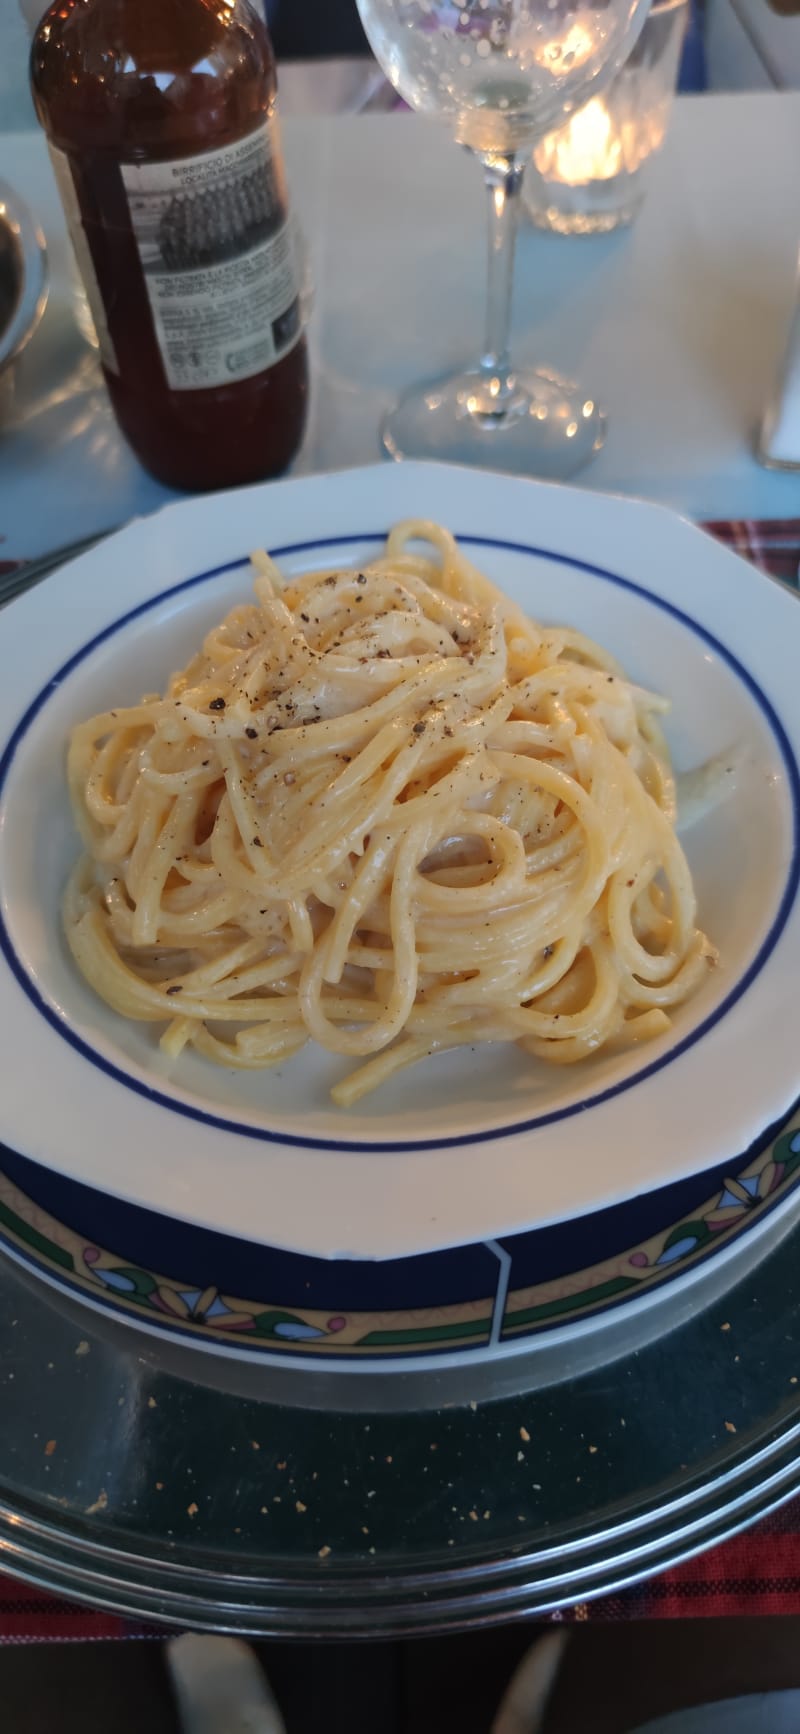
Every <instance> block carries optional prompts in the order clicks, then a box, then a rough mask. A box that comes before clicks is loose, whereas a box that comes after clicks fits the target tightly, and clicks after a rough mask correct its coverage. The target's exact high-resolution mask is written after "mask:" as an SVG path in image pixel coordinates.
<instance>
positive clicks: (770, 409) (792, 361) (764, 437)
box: [758, 273, 800, 468]
mask: <svg viewBox="0 0 800 1734" xmlns="http://www.w3.org/2000/svg"><path fill="white" fill-rule="evenodd" d="M758 455H759V457H760V458H761V459H762V461H763V462H764V463H766V464H777V465H784V464H785V465H787V466H788V467H790V468H794V467H795V465H796V466H797V467H798V468H800V273H798V281H797V290H796V294H795V302H794V312H793V314H792V320H791V324H790V326H789V335H788V339H787V343H786V351H785V355H784V359H783V367H782V369H781V374H780V378H779V379H778V382H777V384H776V386H775V390H774V392H773V395H772V397H771V399H770V401H769V403H768V405H767V410H766V414H765V416H764V420H763V423H762V426H761V438H760V441H759V453H758Z"/></svg>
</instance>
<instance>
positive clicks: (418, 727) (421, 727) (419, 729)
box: [413, 722, 428, 735]
mask: <svg viewBox="0 0 800 1734" xmlns="http://www.w3.org/2000/svg"><path fill="white" fill-rule="evenodd" d="M427 726H428V725H427V723H425V722H416V723H415V724H414V730H413V732H414V734H415V735H424V733H425V730H426V728H427Z"/></svg>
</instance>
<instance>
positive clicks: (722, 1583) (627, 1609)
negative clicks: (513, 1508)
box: [0, 518, 800, 1644]
mask: <svg viewBox="0 0 800 1734" xmlns="http://www.w3.org/2000/svg"><path fill="white" fill-rule="evenodd" d="M706 528H707V529H708V530H709V531H711V533H712V534H713V535H715V536H716V537H717V538H718V539H719V540H720V541H722V542H725V543H726V544H727V546H728V547H730V548H733V549H735V551H736V553H737V554H742V555H743V556H744V557H745V559H747V560H751V561H752V562H753V564H754V565H756V566H761V567H762V568H763V569H764V570H765V571H767V572H770V573H772V575H773V576H774V577H776V578H781V579H783V581H784V582H785V583H788V584H791V585H792V586H793V587H794V588H795V589H797V588H798V565H800V518H791V519H783V520H781V519H770V520H769V521H767V522H763V521H762V522H754V521H752V520H737V521H726V522H724V523H713V524H707V525H706ZM798 1613H800V1499H793V1500H791V1501H790V1502H789V1503H788V1504H787V1505H784V1506H782V1507H781V1508H780V1510H779V1511H776V1512H774V1513H773V1515H772V1516H771V1517H768V1518H767V1519H765V1521H764V1522H763V1523H759V1524H756V1525H755V1527H754V1528H752V1529H749V1530H747V1531H745V1533H744V1534H743V1535H739V1536H736V1537H735V1538H734V1539H733V1540H732V1541H728V1542H725V1543H724V1544H723V1545H722V1546H721V1547H715V1548H712V1549H711V1550H710V1551H709V1552H707V1553H704V1554H701V1555H699V1556H698V1557H697V1558H696V1559H691V1560H688V1561H687V1562H686V1564H685V1565H679V1566H676V1567H675V1568H674V1569H673V1570H672V1571H666V1572H663V1573H662V1574H661V1575H660V1576H659V1577H654V1578H650V1579H648V1581H647V1582H646V1583H643V1584H637V1585H635V1586H634V1587H633V1588H632V1589H627V1590H621V1591H620V1592H619V1593H618V1594H616V1595H610V1596H601V1597H599V1598H598V1599H597V1600H596V1601H589V1602H579V1603H578V1604H577V1605H576V1606H574V1607H571V1608H566V1609H564V1610H563V1612H559V1613H556V1614H554V1615H553V1616H552V1617H553V1619H554V1620H564V1621H570V1622H575V1621H584V1620H595V1621H600V1620H641V1619H688V1618H698V1617H700V1618H702V1617H704V1616H705V1617H710V1616H716V1617H717V1618H719V1617H720V1616H723V1615H745V1614H751V1615H752V1614H798ZM160 1636H161V1633H160V1632H159V1630H158V1628H157V1627H154V1626H147V1625H143V1624H139V1623H135V1622H132V1621H129V1620H123V1619H120V1618H118V1617H117V1616H115V1615H113V1614H106V1613H101V1612H99V1611H98V1612H96V1611H95V1610H93V1609H90V1608H82V1607H78V1606H77V1605H75V1604H74V1603H72V1602H67V1601H62V1600H59V1599H57V1598H56V1597H54V1596H51V1595H48V1594H47V1593H46V1592H45V1591H42V1590H36V1589H30V1588H28V1587H27V1586H26V1585H24V1584H21V1583H18V1582H16V1581H15V1580H14V1579H12V1578H8V1577H2V1576H0V1643H5V1644H15V1643H16V1644H35V1643H51V1644H52V1643H61V1644H64V1643H76V1642H79V1641H85V1640H88V1639H94V1640H95V1641H96V1640H98V1639H121V1638H146V1637H150V1638H152V1637H160Z"/></svg>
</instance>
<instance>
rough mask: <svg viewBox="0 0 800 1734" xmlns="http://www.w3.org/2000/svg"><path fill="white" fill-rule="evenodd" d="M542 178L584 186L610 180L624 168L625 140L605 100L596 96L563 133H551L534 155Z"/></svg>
mask: <svg viewBox="0 0 800 1734" xmlns="http://www.w3.org/2000/svg"><path fill="white" fill-rule="evenodd" d="M534 162H535V164H536V167H537V169H538V170H539V173H540V175H543V176H544V179H545V180H547V181H562V182H564V183H565V184H566V185H567V186H568V187H583V186H585V185H586V182H587V181H610V180H611V179H612V177H613V176H614V175H618V174H619V171H620V169H621V167H622V140H621V138H620V136H619V133H618V131H617V130H616V128H615V127H614V125H613V122H612V119H611V116H610V114H609V112H608V109H607V108H606V105H605V103H604V102H603V101H602V98H601V97H599V96H595V97H593V98H592V100H591V102H589V103H587V105H586V107H585V108H582V109H580V110H579V112H578V113H577V114H574V115H573V116H572V119H571V120H570V121H569V123H568V124H567V126H565V127H563V128H562V130H561V131H560V132H551V133H548V135H547V138H544V139H542V142H541V144H540V145H539V146H538V147H537V149H536V151H535V153H534Z"/></svg>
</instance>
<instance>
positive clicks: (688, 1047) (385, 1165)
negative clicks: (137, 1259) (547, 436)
mask: <svg viewBox="0 0 800 1734" xmlns="http://www.w3.org/2000/svg"><path fill="white" fill-rule="evenodd" d="M412 514H413V515H421V516H431V517H437V518H439V519H440V520H441V521H442V522H444V523H446V524H448V525H449V526H450V528H451V529H453V530H454V531H455V532H456V534H457V535H458V536H460V537H462V538H464V539H465V540H466V542H467V547H468V550H469V551H470V552H471V553H472V554H473V556H474V557H475V558H476V559H477V560H478V562H479V563H480V564H481V565H482V566H483V568H484V569H485V570H486V571H487V572H488V573H489V574H490V575H491V576H492V577H493V578H494V579H496V580H497V581H498V582H499V583H501V584H502V585H503V586H504V587H505V588H506V589H507V590H508V592H509V593H510V594H511V595H513V596H514V597H516V599H517V600H518V601H520V602H522V603H523V604H524V606H525V607H526V608H528V609H529V610H530V612H531V613H532V614H534V615H535V616H537V617H539V618H544V619H547V620H551V621H553V620H555V621H559V620H563V621H567V622H570V623H574V624H575V625H576V626H578V627H580V628H581V629H582V630H584V631H585V632H588V633H589V634H590V635H591V636H592V637H594V638H596V639H598V640H599V641H600V642H601V643H603V644H604V645H606V646H607V647H608V648H609V649H611V650H612V651H614V652H615V653H616V655H617V656H619V657H620V659H621V660H622V661H623V663H624V664H625V667H626V669H627V670H628V671H629V672H630V674H631V675H632V676H634V677H636V678H637V679H638V680H640V681H642V682H643V683H645V684H646V685H647V686H651V687H654V688H656V689H658V690H660V691H662V692H664V693H667V694H668V695H669V696H670V697H671V698H672V699H673V701H674V707H675V708H674V714H673V717H672V718H671V720H670V723H669V726H668V733H669V737H670V742H671V746H672V750H673V757H674V759H675V762H676V765H677V767H678V768H679V769H685V768H691V767H692V766H694V765H697V764H700V763H702V762H703V761H704V760H705V759H706V758H708V757H709V756H711V755H713V754H716V753H718V752H721V751H727V750H728V749H731V750H735V753H736V759H737V763H738V767H739V768H738V772H737V775H736V778H735V779H732V783H734V784H735V786H734V787H733V789H732V792H731V794H730V795H729V796H728V798H727V799H726V800H725V801H724V802H723V803H722V804H721V805H720V806H719V807H718V808H717V810H716V811H715V812H714V813H713V814H712V815H710V816H709V817H708V818H706V819H705V820H703V821H702V822H700V823H698V824H697V825H696V826H695V827H694V828H693V829H692V830H690V831H689V832H687V833H686V835H685V838H684V842H685V845H686V847H687V852H688V854H689V857H690V861H691V865H692V869H693V872H694V875H695V881H696V885H697V889H698V894H699V902H700V919H701V924H702V925H703V926H704V927H705V928H706V930H707V931H709V932H710V934H711V936H712V938H713V939H714V941H715V942H716V944H717V945H718V946H719V949H720V953H721V963H720V967H719V968H718V969H717V970H714V971H709V974H708V979H707V981H706V982H705V983H704V985H703V988H702V990H701V992H700V993H699V994H698V995H697V997H696V998H695V999H694V1000H693V1001H692V1002H691V1003H690V1004H689V1005H688V1006H686V1007H684V1008H682V1009H681V1011H680V1013H679V1014H678V1015H677V1016H676V1018H675V1023H674V1026H673V1030H672V1032H671V1033H670V1035H669V1036H667V1037H664V1038H663V1039H661V1040H659V1041H658V1042H656V1043H653V1044H651V1045H650V1046H648V1047H646V1048H645V1049H644V1050H642V1051H640V1052H637V1053H635V1054H627V1055H625V1056H622V1057H620V1056H617V1057H614V1058H604V1057H603V1056H599V1057H598V1058H597V1059H595V1060H593V1061H592V1062H591V1063H589V1064H587V1065H585V1066H582V1067H578V1068H561V1067H554V1068H552V1070H548V1069H547V1068H545V1067H543V1066H533V1065H531V1063H530V1061H527V1062H526V1061H525V1059H524V1058H523V1056H522V1055H521V1054H520V1053H519V1052H518V1051H517V1050H516V1049H515V1048H509V1049H504V1048H496V1047H492V1048H487V1049H485V1050H481V1051H479V1052H477V1053H471V1052H470V1053H463V1052H462V1053H454V1054H450V1055H447V1056H443V1057H442V1058H440V1059H438V1060H437V1061H435V1062H432V1063H430V1064H429V1065H428V1066H427V1067H424V1068H423V1067H419V1068H417V1069H416V1070H415V1071H414V1072H413V1073H412V1074H401V1075H400V1076H399V1077H398V1078H397V1079H396V1080H394V1081H393V1083H392V1084H391V1085H390V1086H389V1087H387V1088H386V1089H384V1090H382V1091H380V1092H378V1093H377V1095H376V1096H374V1097H371V1098H369V1099H368V1100H367V1101H366V1102H365V1103H364V1104H362V1105H360V1106H359V1108H358V1109H356V1110H354V1111H352V1112H351V1113H347V1114H345V1113H342V1112H341V1111H340V1110H337V1109H335V1108H334V1107H333V1106H332V1105H331V1104H330V1101H329V1099H328V1087H329V1085H330V1082H331V1081H332V1079H333V1078H334V1077H335V1076H336V1075H338V1070H339V1067H340V1064H341V1062H339V1061H338V1060H337V1059H335V1058H332V1057H331V1056H328V1055H326V1054H324V1053H321V1052H317V1051H316V1050H315V1049H314V1048H313V1047H312V1046H309V1047H307V1048H306V1049H305V1050H304V1051H303V1053H302V1054H301V1055H299V1056H297V1057H296V1058H295V1059H294V1060H292V1061H291V1062H290V1063H289V1064H287V1065H285V1066H283V1067H281V1069H280V1071H279V1072H278V1073H270V1072H265V1073H262V1074H247V1073H245V1074H242V1073H236V1072H228V1071H223V1070H220V1069H218V1068H216V1067H213V1066H211V1065H209V1064H208V1063H207V1062H205V1061H204V1060H202V1059H201V1058H200V1057H199V1056H197V1055H187V1056H184V1057H183V1058H182V1060H181V1061H180V1063H179V1064H178V1066H177V1067H176V1068H175V1069H174V1071H172V1072H170V1071H169V1069H168V1068H167V1066H166V1064H165V1062H164V1061H163V1059H162V1057H161V1056H160V1054H159V1051H158V1047H157V1032H156V1031H155V1029H154V1028H153V1027H152V1026H149V1025H145V1024H128V1023H126V1022H125V1021H124V1020H123V1019H121V1018H118V1017H117V1016H116V1015H115V1014H112V1013H111V1012H109V1011H108V1010H107V1009H106V1008H105V1006H103V1005H102V1004H101V1003H100V1002H99V1001H98V1000H97V999H96V998H95V996H94V995H93V994H92V993H91V991H90V990H89V989H88V988H87V987H86V985H85V984H84V983H83V981H82V980H81V979H80V978H79V977H78V975H77V973H76V971H75V969H74V966H73V964H72V962H71V959H70V957H69V955H68V953H67V951H66V949H65V946H64V943H63V941H62V936H61V930H60V923H59V901H60V896H61V891H62V887H63V883H64V879H65V876H66V873H67V871H68V869H69V866H70V864H71V861H72V860H73V859H74V856H75V853H76V840H75V837H74V834H73V831H72V826H71V820H70V816H69V811H68V805H67V801H66V796H65V790H64V743H65V738H66V735H67V732H68V730H69V728H70V727H71V726H72V724H73V723H74V722H75V721H77V720H78V719H79V718H82V717H84V716H86V715H89V714H91V713H92V712H93V711H95V710H98V709H100V708H102V707H104V706H105V705H106V704H109V703H115V702H117V703H120V702H122V703H124V702H129V701H133V700H135V699H136V698H138V696H139V694H140V692H141V691H143V690H150V691H152V690H154V689H155V688H157V687H159V686H160V685H161V683H162V682H163V681H164V680H165V678H166V676H167V675H168V674H169V672H170V670H171V669H172V668H173V667H175V666H177V665H180V664H181V663H182V662H183V661H184V660H186V658H187V657H188V655H189V654H190V652H191V651H192V649H193V648H194V647H195V646H196V645H197V643H198V642H199V640H200V639H201V637H202V635H203V632H204V631H205V630H206V628H207V627H208V626H209V625H210V624H211V623H212V622H214V621H216V620H218V619H220V618H221V617H222V615H223V614H224V613H225V612H226V610H227V609H228V608H229V607H230V606H231V604H232V603H233V601H234V600H235V599H237V598H241V597H243V596H246V595H247V593H248V590H249V584H250V576H249V572H248V568H247V564H246V560H247V555H248V552H249V550H250V549H251V548H253V547H255V546H266V547H268V548H270V549H272V550H273V551H274V550H280V549H286V548H287V547H288V548H290V549H291V551H290V552H287V553H284V554H282V555H281V556H280V558H281V563H282V565H283V566H284V569H285V570H288V571H298V570H304V569H307V568H308V567H310V566H313V565H317V566H323V565H330V564H331V563H333V562H336V561H341V562H342V564H349V563H350V562H351V561H352V560H354V559H361V558H363V557H365V555H366V553H367V551H368V550H369V549H371V548H374V547H375V546H376V545H377V539H378V537H379V536H380V535H381V534H382V533H383V532H385V530H386V529H387V528H388V527H389V525H390V524H391V523H392V522H393V521H395V520H396V519H398V518H400V517H405V516H407V515H412ZM470 538H477V541H470ZM219 568H222V570H219ZM203 574H205V576H201V575H203ZM798 626H800V614H798V612H797V605H796V602H795V601H794V600H793V598H792V597H791V596H789V595H788V593H785V592H784V591H783V590H782V589H781V588H780V587H779V586H777V585H776V584H773V583H772V581H771V580H769V579H767V578H764V577H761V576H760V575H759V574H757V573H756V572H755V571H753V570H752V569H751V568H749V567H748V566H746V565H745V564H744V562H742V561H740V560H738V559H737V558H736V557H735V556H734V555H732V554H729V553H727V552H726V551H724V550H723V549H722V548H720V547H719V546H718V545H717V544H715V543H714V542H713V541H711V539H710V538H709V537H707V536H706V535H704V534H703V533H702V532H700V531H699V530H695V529H693V528H692V527H691V526H690V525H688V524H686V523H684V522H683V521H682V520H680V519H678V518H676V517H674V516H672V515H671V514H669V513H667V512H664V511H663V510H661V509H660V508H658V507H651V506H647V505H644V504H640V503H638V502H635V501H627V500H621V499H613V498H609V497H604V496H601V495H597V494H592V493H582V492H580V491H577V490H572V489H566V488H555V487H545V486H541V485H538V484H535V483H530V482H525V481H520V480H516V479H511V478H506V477H500V476H493V475H484V474H478V473H475V472H473V471H458V470H453V469H448V468H445V467H440V466H435V465H413V464H408V465H402V466H398V467H380V468H375V469H368V470H360V471H350V472H348V473H345V474H343V475H338V476H322V477H315V478H312V479H308V480H301V481H289V482H282V483H278V484H272V485H270V486H264V487H259V488H252V489H247V490H246V491H243V492H239V493H236V494H227V495H218V496H216V497H212V498H206V499H201V500H194V501H189V502H186V503H185V504H181V505H177V506H170V507H168V508H167V509H166V510H164V511H162V512H160V513H158V514H157V515H156V516H154V517H153V518H150V519H147V520H142V521H139V522H137V523H135V524H132V525H131V526H130V527H129V528H128V529H126V530H124V531H122V532H121V533H120V534H119V535H118V536H116V537H114V538H113V539H112V540H111V541H108V542H106V543H105V544H104V545H102V546H100V547H98V548H96V549H93V550H92V552H91V553H89V554H87V555H84V556H83V557H82V558H81V559H80V560H78V561H76V562H75V563H74V564H73V565H72V566H71V567H70V568H68V569H64V570H62V571H61V572H59V573H58V574H57V575H56V576H55V577H53V578H51V579H50V580H49V581H48V582H46V583H44V584H42V585H41V586H40V587H39V588H38V589H36V590H34V591H33V592H31V593H30V594H29V595H27V596H25V597H23V598H22V599H21V600H20V601H18V602H16V603H15V604H14V605H13V606H12V607H11V608H9V609H7V610H6V611H5V612H4V614H3V615H2V616H0V658H2V667H3V670H4V679H3V686H2V692H1V693H0V741H2V742H3V743H4V744H5V743H7V745H6V747H5V752H4V755H3V758H2V761H0V912H1V913H2V924H3V928H2V934H0V939H2V946H3V955H4V962H2V964H0V1025H1V1026H2V1030H3V1057H4V1074H5V1075H4V1087H3V1093H2V1106H1V1107H0V1136H2V1137H3V1139H4V1140H5V1141H6V1143H7V1144H9V1145H11V1146H12V1147H13V1148H15V1149H17V1150H19V1151H21V1152H22V1153H23V1154H25V1155H27V1156H30V1157H32V1158H34V1159H35V1160H37V1161H40V1162H43V1163H45V1164H47V1165H48V1166H49V1167H51V1168H54V1169H57V1170H59V1171H61V1172H63V1173H65V1174H68V1175H70V1176H71V1177H72V1178H74V1179H77V1180H81V1181H84V1182H86V1183H87V1184H88V1185H91V1186H95V1187H99V1188H101V1189H102V1190H104V1191H107V1192H110V1193H113V1194H116V1195H118V1196H121V1197H123V1198H126V1199H128V1200H131V1201H133V1202H135V1203H137V1204H141V1205H145V1206H147V1207H149V1208H151V1209H153V1210H157V1211H159V1212H162V1213H165V1214H166V1215H167V1216H177V1217H180V1218H183V1219H185V1220H187V1221H190V1222H193V1223H196V1224H201V1225H203V1226H207V1227H210V1228H215V1229H218V1230H221V1231H223V1232H225V1233H229V1234H233V1235H241V1236H246V1237H247V1238H249V1239H251V1240H253V1239H257V1240H263V1241H264V1242H265V1243H269V1244H271V1245H274V1246H280V1247H284V1248H287V1249H290V1250H292V1251H299V1252H305V1253H309V1254H315V1255H318V1256H321V1257H346V1256H351V1257H359V1258H391V1257H403V1256H405V1255H410V1254H415V1253H421V1252H425V1251H429V1250H431V1249H433V1248H438V1247H445V1246H455V1245H459V1244H462V1243H464V1242H471V1241H475V1240H486V1239H487V1238H491V1237H493V1236H499V1235H502V1234H509V1233H514V1232H519V1231H521V1230H523V1229H525V1228H529V1227H534V1226H540V1225H543V1224H545V1223H547V1222H551V1221H557V1220H562V1219H567V1218H570V1217H573V1216H575V1215H577V1214H579V1213H584V1212H588V1211H592V1210H596V1209H598V1208H602V1207H603V1206H605V1205H608V1204H611V1203H614V1202H617V1201H619V1200H620V1199H623V1198H625V1197H631V1196H634V1195H636V1194H638V1193H641V1192H643V1191H646V1190H649V1189H651V1188H653V1187H656V1186H660V1185H664V1184H666V1183H668V1182H670V1181H673V1180H677V1179H680V1178H682V1177H685V1176H686V1175H689V1174H692V1173H697V1172H700V1171H701V1170H704V1169H706V1168H709V1167H711V1166H712V1165H714V1164H716V1163H718V1162H720V1161H722V1160H724V1159H726V1158H727V1157H728V1156H729V1155H733V1154H735V1153H737V1152H740V1151H742V1150H744V1149H745V1148H746V1147H747V1146H748V1144H749V1143H750V1142H751V1140H753V1139H754V1138H756V1137H757V1136H758V1135H759V1134H761V1133H762V1132H764V1131H765V1129H766V1127H767V1126H768V1125H769V1124H770V1123H771V1122H774V1121H777V1120H778V1119H779V1118H780V1117H781V1116H782V1115H783V1114H784V1113H786V1112H788V1110H789V1108H790V1106H791V1104H792V1102H793V1101H794V1099H795V1097H796V1096H797V1094H798V1090H800V1081H799V1080H800V1064H799V1063H798V1048H797V1037H796V993H797V983H798V981H799V980H800V911H799V910H798V905H797V898H796V891H797V880H798V858H799V840H800V820H799V819H798V790H799V789H800V775H799V774H798V768H797V756H798V754H799V753H800V701H799V700H798V679H797V657H796V634H797V629H798Z"/></svg>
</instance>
